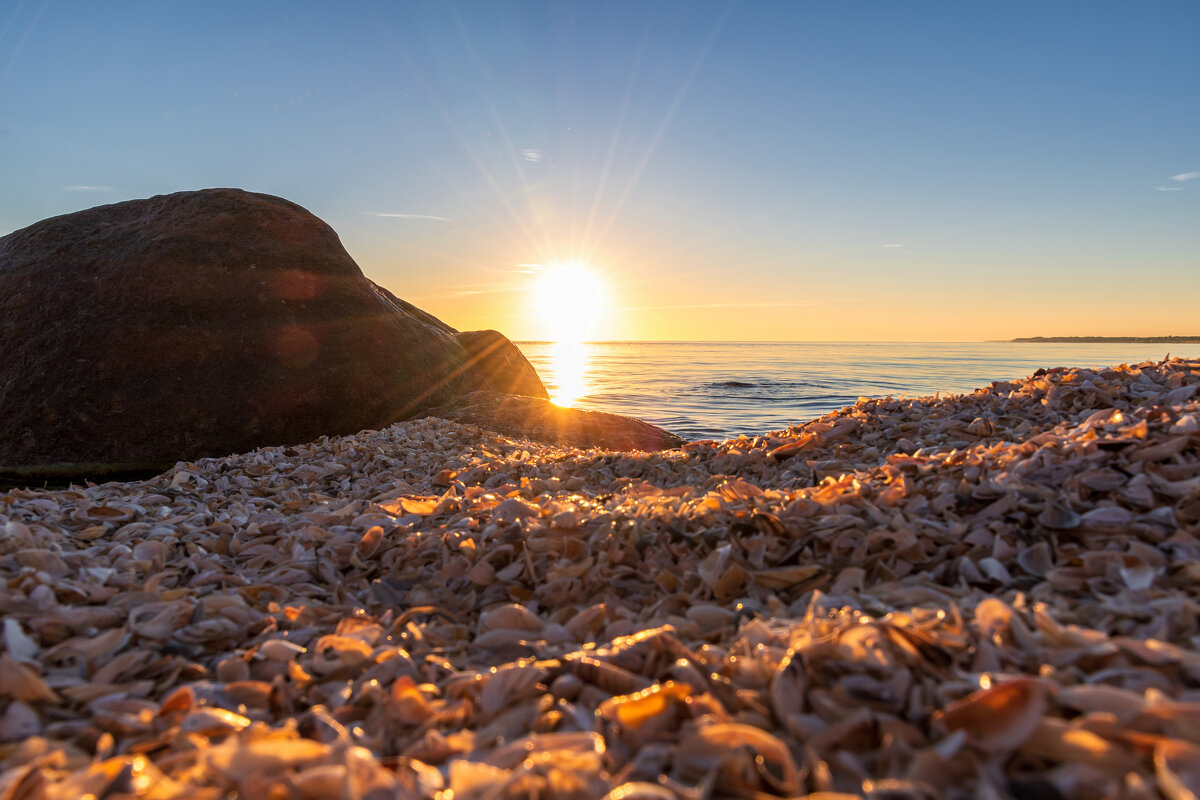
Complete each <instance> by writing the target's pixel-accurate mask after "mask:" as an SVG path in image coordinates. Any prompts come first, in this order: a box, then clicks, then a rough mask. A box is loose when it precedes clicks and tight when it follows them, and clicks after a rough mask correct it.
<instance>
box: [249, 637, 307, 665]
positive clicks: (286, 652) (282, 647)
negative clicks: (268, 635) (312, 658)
mask: <svg viewBox="0 0 1200 800" xmlns="http://www.w3.org/2000/svg"><path fill="white" fill-rule="evenodd" d="M305 652H307V650H306V648H304V647H301V646H300V645H298V644H296V643H295V642H291V641H288V640H287V639H267V640H266V641H265V642H262V643H261V644H259V646H258V650H257V653H258V655H260V656H262V657H263V658H265V659H267V660H268V661H279V662H284V663H286V662H288V661H291V660H292V659H294V658H296V657H297V656H299V655H301V654H303V653H305Z"/></svg>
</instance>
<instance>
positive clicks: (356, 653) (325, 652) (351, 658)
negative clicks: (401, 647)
mask: <svg viewBox="0 0 1200 800" xmlns="http://www.w3.org/2000/svg"><path fill="white" fill-rule="evenodd" d="M370 657H371V646H370V645H369V644H367V643H366V642H363V641H361V640H359V639H355V638H352V637H349V636H338V635H336V634H329V635H327V636H322V637H321V638H320V639H318V640H317V643H316V645H315V646H314V647H313V657H312V668H313V671H314V672H316V673H318V674H320V675H331V674H333V673H335V672H338V671H340V670H344V669H353V668H355V667H358V666H359V665H360V664H362V663H363V662H364V661H366V660H367V659H368V658H370Z"/></svg>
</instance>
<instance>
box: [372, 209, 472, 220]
mask: <svg viewBox="0 0 1200 800" xmlns="http://www.w3.org/2000/svg"><path fill="white" fill-rule="evenodd" d="M362 213H363V214H365V215H367V216H368V217H387V218H388V219H432V220H435V221H437V222H449V221H450V218H449V217H435V216H433V215H432V214H401V213H399V212H391V211H364V212H362Z"/></svg>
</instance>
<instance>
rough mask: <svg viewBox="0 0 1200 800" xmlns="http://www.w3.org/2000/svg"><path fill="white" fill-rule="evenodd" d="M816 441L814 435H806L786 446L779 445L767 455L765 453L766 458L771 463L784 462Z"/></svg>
mask: <svg viewBox="0 0 1200 800" xmlns="http://www.w3.org/2000/svg"><path fill="white" fill-rule="evenodd" d="M816 441H817V436H816V434H815V433H806V434H804V435H803V436H800V437H799V438H797V439H796V440H795V441H794V442H788V443H787V444H783V445H780V446H779V447H776V448H775V449H774V450H771V451H770V452H769V453H767V457H768V458H770V459H772V460H773V461H784V460H786V459H789V458H791V457H792V456H794V455H798V454H800V453H802V452H804V451H805V450H807V449H808V448H809V447H811V446H812V445H813V444H814V443H815V442H816Z"/></svg>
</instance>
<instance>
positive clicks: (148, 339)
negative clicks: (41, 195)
mask: <svg viewBox="0 0 1200 800" xmlns="http://www.w3.org/2000/svg"><path fill="white" fill-rule="evenodd" d="M0 342H3V343H4V358H3V360H0V426H2V428H0V434H2V435H0V470H2V471H5V472H9V473H16V474H24V475H30V476H55V475H78V474H89V475H103V474H108V473H111V472H117V471H122V470H132V469H161V468H165V467H168V466H170V465H172V464H174V463H175V462H176V461H178V460H181V459H193V458H197V457H201V456H220V455H225V454H228V453H234V452H243V451H246V450H249V449H253V448H255V447H258V446H261V445H268V444H275V445H279V444H294V443H300V442H307V441H310V440H312V439H315V438H317V437H319V436H322V435H333V434H348V433H354V432H357V431H359V430H363V429H366V428H379V427H382V426H384V425H387V424H389V423H391V422H393V421H395V420H398V419H405V418H408V417H412V416H414V415H416V414H418V413H420V412H422V411H424V410H427V409H429V408H432V407H434V406H438V405H441V404H445V403H447V402H449V401H451V400H452V399H453V398H455V397H457V396H460V395H462V394H465V393H467V392H470V391H474V390H478V389H497V390H501V391H505V392H525V393H528V394H531V395H535V396H538V397H546V396H547V395H546V390H545V387H544V386H542V383H541V381H540V380H539V379H538V377H537V373H536V372H535V371H534V369H533V367H532V366H530V364H529V362H528V361H526V360H525V358H524V356H523V355H521V353H520V351H519V350H518V349H517V348H516V347H515V345H513V344H512V343H511V342H509V341H508V340H507V339H506V338H504V337H503V336H502V335H500V334H498V333H496V332H494V331H478V332H473V333H466V334H463V333H459V332H458V331H456V330H454V329H453V328H451V327H450V326H448V325H446V324H444V323H442V322H441V321H439V320H438V319H436V318H434V317H433V316H431V315H430V314H427V313H425V312H424V311H421V310H420V309H418V308H416V307H414V306H412V305H410V304H409V303H406V302H404V301H403V300H400V299H399V298H397V297H395V296H394V295H392V294H391V293H390V292H388V291H387V290H385V289H382V288H381V287H379V286H376V285H375V284H374V283H372V282H371V281H370V280H368V279H367V278H366V277H364V276H363V274H362V271H361V270H360V269H359V268H358V265H357V264H355V263H354V261H353V259H351V258H350V256H349V254H348V253H347V252H346V251H345V249H344V248H343V247H342V244H341V241H340V240H339V239H338V236H337V234H336V233H335V232H334V231H333V229H332V228H330V227H329V226H328V225H326V224H325V223H324V222H322V221H321V220H320V219H318V218H317V217H315V216H314V215H312V214H310V213H309V212H308V211H306V210H305V209H303V208H301V207H300V206H298V205H296V204H294V203H291V202H289V201H287V200H283V199H280V198H277V197H271V196H269V195H263V194H253V193H250V192H245V191H241V190H237V189H208V190H203V191H196V192H180V193H177V194H171V195H162V196H158V197H153V198H150V199H147V200H133V201H129V202H123V203H116V204H113V205H108V206H100V207H98V208H92V209H89V210H86V211H80V212H77V213H74V214H67V215H63V216H59V217H54V218H51V219H47V220H43V221H41V222H38V223H36V224H34V225H32V226H30V227H28V228H25V229H23V230H20V231H16V232H15V233H12V234H10V235H8V236H6V237H3V238H2V239H0Z"/></svg>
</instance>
